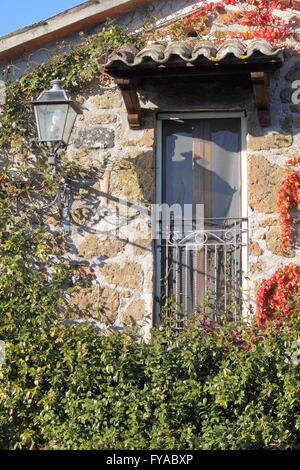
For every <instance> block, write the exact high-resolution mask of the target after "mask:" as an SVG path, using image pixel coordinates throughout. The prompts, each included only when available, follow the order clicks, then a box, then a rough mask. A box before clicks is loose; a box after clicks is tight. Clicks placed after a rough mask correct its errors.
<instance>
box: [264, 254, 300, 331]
mask: <svg viewBox="0 0 300 470" xmlns="http://www.w3.org/2000/svg"><path fill="white" fill-rule="evenodd" d="M298 308H300V266H298V265H296V264H295V263H290V264H288V265H287V266H283V267H281V268H279V269H277V271H276V272H275V273H274V274H273V275H272V276H271V277H270V278H269V279H267V280H265V281H264V282H262V283H261V284H260V286H259V289H258V293H257V311H256V321H257V323H258V324H260V325H261V324H264V323H266V322H267V321H268V320H273V321H275V322H276V321H277V322H280V321H281V320H282V318H283V317H285V316H286V315H288V314H289V313H291V312H294V311H296V309H298Z"/></svg>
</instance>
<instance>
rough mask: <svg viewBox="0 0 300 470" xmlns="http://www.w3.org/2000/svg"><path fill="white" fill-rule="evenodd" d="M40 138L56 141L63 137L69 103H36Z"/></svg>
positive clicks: (45, 140) (46, 140)
mask: <svg viewBox="0 0 300 470" xmlns="http://www.w3.org/2000/svg"><path fill="white" fill-rule="evenodd" d="M34 109H35V114H36V119H37V124H38V132H39V139H40V140H41V141H42V142H55V141H61V140H62V139H63V130H64V126H65V120H66V116H67V111H68V104H53V105H49V104H47V105H35V107H34Z"/></svg>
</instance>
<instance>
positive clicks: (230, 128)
mask: <svg viewBox="0 0 300 470" xmlns="http://www.w3.org/2000/svg"><path fill="white" fill-rule="evenodd" d="M163 139H164V151H163V153H164V182H163V202H165V203H167V204H169V205H173V204H180V205H181V206H182V209H183V208H184V204H193V205H195V204H204V215H205V217H210V218H215V217H240V120H239V119H210V120H192V119H190V120H185V121H184V120H174V121H173V120H172V121H164V122H163Z"/></svg>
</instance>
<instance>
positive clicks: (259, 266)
mask: <svg viewBox="0 0 300 470" xmlns="http://www.w3.org/2000/svg"><path fill="white" fill-rule="evenodd" d="M265 266H266V264H265V262H264V261H263V260H259V261H258V262H257V263H251V264H250V266H249V272H250V273H251V274H253V273H257V272H259V273H260V272H262V271H263V269H264V268H265Z"/></svg>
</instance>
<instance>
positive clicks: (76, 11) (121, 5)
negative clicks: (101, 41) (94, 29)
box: [0, 0, 152, 62]
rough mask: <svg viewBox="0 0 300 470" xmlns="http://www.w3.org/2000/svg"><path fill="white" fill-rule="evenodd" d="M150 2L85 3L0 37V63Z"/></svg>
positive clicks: (114, 0) (111, 0)
mask: <svg viewBox="0 0 300 470" xmlns="http://www.w3.org/2000/svg"><path fill="white" fill-rule="evenodd" d="M151 1H152V0H89V1H86V2H83V3H81V4H80V5H77V6H75V7H73V8H70V9H68V10H65V11H63V12H62V13H59V14H58V15H55V16H52V17H51V18H48V19H46V20H43V21H40V22H38V23H35V24H32V25H29V26H26V27H24V28H22V29H19V30H17V31H14V32H12V33H10V34H7V35H5V36H2V37H0V62H1V61H7V60H10V59H11V58H13V57H15V56H18V55H22V54H24V53H26V52H30V51H32V50H34V49H38V48H40V47H41V46H43V45H45V44H48V43H49V42H55V41H57V40H59V39H61V38H63V37H66V36H68V35H70V34H73V33H76V32H79V31H83V30H84V29H85V28H88V27H91V26H94V25H96V24H99V23H102V22H104V21H106V20H107V18H112V17H115V16H117V15H121V14H123V13H127V12H128V11H130V10H133V9H135V8H137V7H139V6H141V5H143V4H145V3H149V2H151Z"/></svg>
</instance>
